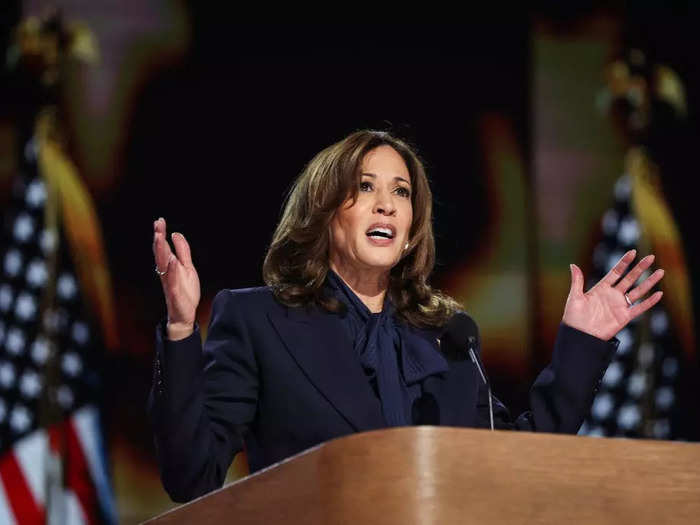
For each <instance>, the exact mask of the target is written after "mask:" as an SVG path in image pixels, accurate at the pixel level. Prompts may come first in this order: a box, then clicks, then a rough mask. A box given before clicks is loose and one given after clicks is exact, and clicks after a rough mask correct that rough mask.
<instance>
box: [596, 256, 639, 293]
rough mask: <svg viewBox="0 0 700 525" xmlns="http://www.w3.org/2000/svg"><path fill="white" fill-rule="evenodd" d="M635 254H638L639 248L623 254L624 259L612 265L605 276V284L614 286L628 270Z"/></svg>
mask: <svg viewBox="0 0 700 525" xmlns="http://www.w3.org/2000/svg"><path fill="white" fill-rule="evenodd" d="M635 255H637V250H630V251H628V252H627V253H626V254H625V255H623V256H622V259H620V260H619V261H617V264H616V265H615V266H613V267H612V269H611V270H610V271H609V272H608V274H607V275H606V276H605V277H603V280H602V281H601V282H604V283H605V284H608V285H610V286H614V285H615V283H616V282H617V281H619V280H620V277H622V275H623V274H624V273H625V270H627V267H628V266H629V265H630V263H631V262H632V261H634V256H635Z"/></svg>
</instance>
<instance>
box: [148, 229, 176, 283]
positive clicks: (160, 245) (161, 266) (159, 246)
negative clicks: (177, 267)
mask: <svg viewBox="0 0 700 525" xmlns="http://www.w3.org/2000/svg"><path fill="white" fill-rule="evenodd" d="M153 255H154V258H155V262H156V268H158V270H159V271H161V272H166V271H167V270H168V265H169V263H170V260H171V259H172V258H173V257H175V256H174V255H173V252H172V250H171V249H170V245H169V244H168V241H166V240H165V236H164V235H163V234H162V233H160V232H156V233H155V234H154V239H153ZM161 277H162V276H161Z"/></svg>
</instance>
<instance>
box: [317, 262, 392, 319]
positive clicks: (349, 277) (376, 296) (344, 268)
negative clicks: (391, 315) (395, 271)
mask: <svg viewBox="0 0 700 525" xmlns="http://www.w3.org/2000/svg"><path fill="white" fill-rule="evenodd" d="M330 268H331V270H333V271H334V272H335V273H337V274H338V276H339V277H340V278H341V279H342V280H343V282H345V284H347V285H348V286H349V287H350V289H351V290H352V291H353V292H355V295H357V297H359V298H360V301H362V302H363V303H364V304H365V306H366V307H367V308H369V311H370V312H372V313H378V312H381V311H382V308H383V307H384V297H385V296H386V290H387V288H388V286H389V272H388V271H387V272H383V271H371V270H370V271H367V270H360V269H358V268H353V267H350V266H349V265H343V264H339V263H338V261H330Z"/></svg>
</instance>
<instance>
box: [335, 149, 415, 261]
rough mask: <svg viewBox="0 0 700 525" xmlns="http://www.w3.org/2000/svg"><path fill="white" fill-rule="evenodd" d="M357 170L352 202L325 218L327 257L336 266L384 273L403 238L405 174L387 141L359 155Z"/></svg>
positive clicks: (407, 224)
mask: <svg viewBox="0 0 700 525" xmlns="http://www.w3.org/2000/svg"><path fill="white" fill-rule="evenodd" d="M361 173H362V178H361V182H360V187H359V189H358V194H357V200H356V201H355V203H354V204H353V202H352V200H351V199H347V200H346V201H345V203H343V204H342V205H341V206H340V208H339V209H338V211H337V212H336V214H335V216H334V217H333V220H332V221H331V226H330V230H331V231H330V233H331V243H330V261H331V263H332V265H333V266H334V267H335V268H336V269H337V268H347V269H350V268H352V269H353V270H355V271H368V270H369V271H376V270H382V271H389V270H390V269H391V268H392V267H393V266H394V265H395V264H396V263H397V262H398V261H399V259H400V258H401V255H402V253H403V251H404V246H405V245H406V242H407V241H408V240H409V239H408V236H409V230H410V228H411V222H412V220H413V206H412V204H411V192H412V188H411V177H410V175H409V172H408V168H407V167H406V164H405V163H404V161H403V158H401V155H399V154H398V153H397V152H396V150H395V149H394V148H392V147H391V146H387V145H384V146H379V147H377V148H375V149H373V150H372V151H370V152H368V153H367V154H366V155H365V158H364V159H363V160H362V166H361ZM348 267H349V268H348Z"/></svg>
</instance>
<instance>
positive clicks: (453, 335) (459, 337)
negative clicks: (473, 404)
mask: <svg viewBox="0 0 700 525" xmlns="http://www.w3.org/2000/svg"><path fill="white" fill-rule="evenodd" d="M443 333H444V336H445V337H446V338H447V339H448V340H449V341H450V342H451V343H452V344H453V345H455V346H456V347H457V348H465V347H466V349H467V353H468V354H469V358H470V359H471V360H472V363H474V366H476V369H477V370H478V371H479V375H480V376H481V379H482V381H483V382H484V384H485V385H486V389H487V391H488V396H489V423H490V426H491V430H494V425H493V400H492V396H491V384H490V383H489V380H488V378H487V377H486V374H485V373H484V370H483V368H482V367H481V364H480V363H479V359H478V358H477V357H476V350H474V348H475V347H476V342H477V334H478V333H479V329H478V328H477V327H476V323H475V322H474V320H473V319H472V318H471V317H469V316H468V315H467V314H465V313H464V312H458V313H456V314H455V315H453V316H452V319H450V321H449V322H448V323H447V326H446V327H445V331H444V332H443Z"/></svg>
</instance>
